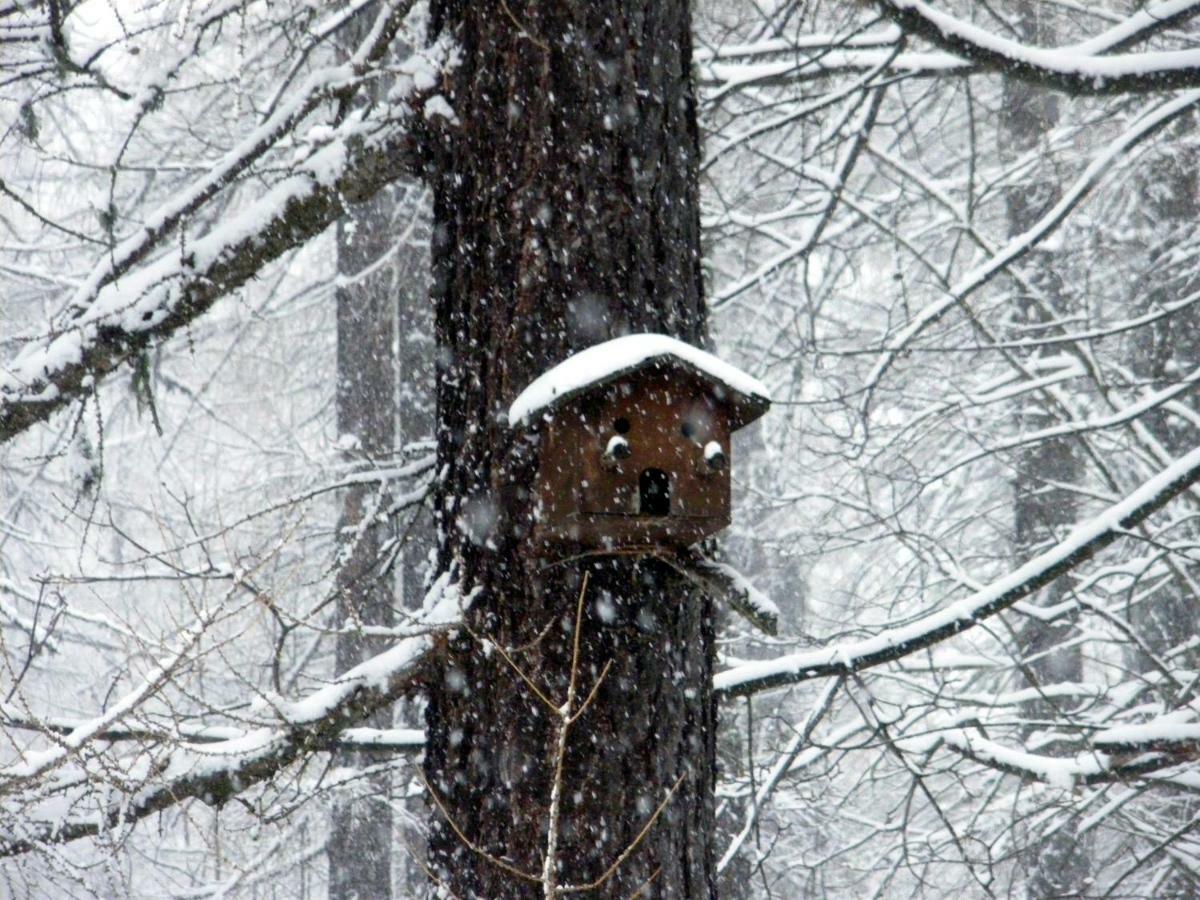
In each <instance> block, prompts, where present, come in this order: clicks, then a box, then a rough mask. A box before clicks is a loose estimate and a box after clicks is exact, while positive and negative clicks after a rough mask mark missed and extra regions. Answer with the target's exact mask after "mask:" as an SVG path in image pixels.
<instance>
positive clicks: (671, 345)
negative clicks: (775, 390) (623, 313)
mask: <svg viewBox="0 0 1200 900" xmlns="http://www.w3.org/2000/svg"><path fill="white" fill-rule="evenodd" d="M665 359H674V360H677V361H679V362H683V363H685V364H686V365H687V366H689V367H690V368H693V369H696V370H697V371H699V372H700V373H701V374H702V375H705V376H707V377H708V378H711V379H712V380H713V381H716V382H719V383H720V384H722V385H724V386H725V387H727V388H729V389H730V390H733V391H736V392H738V393H740V394H745V395H747V396H750V397H759V398H762V399H763V400H768V399H769V396H770V395H769V394H768V393H767V389H766V387H765V386H764V385H763V383H762V382H761V381H759V380H758V379H757V378H754V377H752V376H750V375H748V374H746V373H745V372H743V371H742V370H741V369H738V368H737V367H736V366H732V365H730V364H729V363H727V362H724V361H723V360H720V359H717V357H715V356H713V355H712V354H711V353H707V352H705V351H704V350H701V349H700V348H698V347H693V346H692V345H691V344H686V343H684V342H683V341H680V340H677V339H676V338H673V337H668V336H667V335H665V334H629V335H626V336H625V337H619V338H615V339H613V340H611V341H605V342H604V343H602V344H596V345H595V346H594V347H589V348H588V349H586V350H583V351H580V352H579V353H576V354H575V355H574V356H571V357H568V358H567V359H565V360H564V361H563V362H561V363H559V364H558V365H557V366H555V367H554V368H552V369H550V370H549V371H548V372H545V373H543V374H542V375H541V376H539V377H538V378H536V379H535V380H534V381H533V383H532V384H530V385H529V386H528V387H527V388H525V390H523V391H522V392H521V393H520V394H519V395H518V396H517V399H516V400H514V401H513V403H512V406H510V407H509V409H508V423H509V425H512V426H516V425H520V424H522V423H527V422H530V421H532V420H533V419H534V418H536V417H537V416H538V415H539V414H540V413H543V412H545V411H546V410H547V409H549V408H550V407H552V406H554V405H555V404H557V403H559V402H561V401H563V400H565V399H567V398H569V397H573V396H575V395H576V394H579V393H581V392H583V391H586V390H587V389H589V388H592V387H596V386H599V385H602V384H606V383H607V382H609V381H612V380H613V379H614V378H617V377H618V376H620V375H623V374H625V373H626V372H629V371H631V370H633V369H636V368H638V367H640V366H643V365H646V364H648V363H652V362H654V361H657V360H665Z"/></svg>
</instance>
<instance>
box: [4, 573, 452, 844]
mask: <svg viewBox="0 0 1200 900" xmlns="http://www.w3.org/2000/svg"><path fill="white" fill-rule="evenodd" d="M460 607H461V597H460V595H459V593H458V591H457V590H456V589H455V587H454V586H453V585H450V584H448V583H447V581H446V579H445V578H443V579H441V580H440V581H439V582H438V583H437V584H436V585H435V586H434V588H433V589H432V590H431V591H430V594H429V596H428V597H427V598H426V607H425V610H424V612H423V613H422V615H421V616H420V618H419V620H418V621H416V622H414V624H413V626H412V628H411V629H410V635H409V636H408V637H405V638H402V639H400V640H398V641H397V642H396V643H395V644H394V645H393V646H392V647H391V648H389V649H388V650H386V651H384V652H383V653H380V654H378V655H377V656H374V657H372V658H371V659H369V660H367V661H365V662H363V663H361V664H360V665H358V666H355V667H354V668H353V669H350V670H349V671H347V672H346V673H345V674H343V675H340V676H338V678H337V679H336V680H335V681H333V682H331V683H330V684H328V685H326V686H325V687H322V688H320V689H318V690H316V691H313V692H311V693H310V694H308V695H307V696H305V697H304V698H302V699H300V700H296V701H287V700H285V699H283V698H280V697H268V698H265V699H263V700H260V701H259V703H258V704H256V706H257V708H258V709H257V714H258V715H259V716H261V717H262V719H263V721H264V722H267V723H268V724H264V725H263V726H261V727H257V728H252V729H250V730H246V731H242V730H239V729H225V728H211V727H209V728H192V729H185V731H183V732H179V733H177V734H176V735H175V736H174V737H175V740H164V736H163V735H161V734H159V733H158V732H157V730H155V729H144V728H142V727H141V726H140V725H133V726H128V727H126V726H125V725H124V724H123V723H122V722H121V721H120V716H114V715H105V716H103V717H101V718H98V719H96V720H94V721H90V722H83V723H74V722H73V723H69V724H70V725H71V726H72V728H71V732H70V733H69V735H68V737H69V736H70V735H77V734H86V739H87V743H86V744H84V743H83V742H81V741H78V742H75V743H76V744H77V745H78V746H74V747H73V749H74V759H75V760H76V762H75V764H74V765H73V766H71V767H68V768H66V769H63V770H62V771H61V772H60V773H58V775H57V776H56V778H53V779H49V780H46V781H43V782H38V783H35V784H33V785H32V786H30V787H29V788H28V790H27V791H22V792H16V791H14V790H13V789H12V788H13V785H11V784H6V783H5V782H4V781H0V797H2V798H3V799H0V809H3V808H5V807H9V808H10V812H12V813H13V814H11V815H7V816H3V817H0V818H2V819H3V821H4V823H5V824H4V825H0V856H14V855H18V854H21V853H27V852H29V851H31V850H34V849H35V848H37V847H38V846H39V845H41V844H46V843H62V842H64V841H71V840H75V839H77V838H82V837H90V836H93V835H96V834H100V833H102V832H104V831H108V830H111V829H113V828H118V827H121V826H123V825H127V824H131V823H133V822H136V821H137V820H139V819H142V818H145V817H146V816H148V815H150V814H151V813H154V812H158V811H160V810H164V809H166V808H168V807H171V806H174V805H175V804H177V803H180V802H182V801H184V800H188V799H193V798H199V799H202V800H204V802H206V803H209V804H213V805H221V804H223V803H224V802H226V801H227V800H229V799H230V798H232V797H233V796H235V795H237V794H239V793H241V792H243V791H245V790H247V789H248V788H250V787H252V786H253V785H255V784H258V783H260V782H263V781H266V780H268V779H270V778H271V777H273V776H274V775H275V774H277V773H278V772H280V771H281V770H282V769H284V768H285V767H287V766H288V765H290V764H291V763H293V762H295V761H297V760H300V759H302V758H303V757H304V756H306V755H308V754H311V753H315V752H322V751H331V750H336V749H345V748H347V747H355V748H359V749H392V750H399V751H402V752H406V753H407V752H415V751H418V750H419V748H420V746H421V744H422V743H423V737H422V735H421V734H420V732H417V731H412V730H409V729H383V730H380V729H372V728H359V727H356V726H357V723H359V722H362V721H363V720H365V719H366V718H367V717H368V716H370V715H371V714H372V713H373V712H375V711H376V710H378V709H380V708H382V707H384V706H386V705H387V704H389V703H391V702H392V701H393V700H395V699H396V698H397V697H399V696H401V695H402V694H404V693H406V692H408V691H410V690H412V689H413V688H414V686H415V685H416V684H417V683H418V682H419V680H420V677H421V675H422V672H423V671H424V667H425V660H426V658H427V653H428V652H429V650H430V648H431V647H432V646H433V645H434V642H435V641H436V640H437V638H438V635H441V634H444V633H445V632H446V631H448V630H450V629H452V628H453V627H454V624H455V622H456V621H457V617H458V614H459V612H460ZM25 718H26V719H27V721H21V722H19V723H17V724H19V725H20V726H21V727H26V726H29V725H32V724H35V723H36V722H37V721H38V720H37V719H36V718H30V717H25ZM48 724H49V726H50V727H48V728H46V727H43V728H42V729H41V730H43V731H46V732H49V733H61V732H62V726H64V725H66V724H68V723H64V722H55V721H53V720H51V721H50V722H49V723H48ZM189 732H190V733H189ZM179 737H183V740H182V741H178V738H179ZM126 739H128V740H138V741H139V744H141V745H142V746H141V747H140V749H139V750H138V751H136V752H135V753H134V754H133V755H132V756H130V757H128V758H123V759H122V760H121V761H120V764H119V765H118V767H117V768H118V770H120V771H122V772H124V773H125V778H127V779H128V780H130V781H132V782H134V783H135V785H136V786H135V787H134V788H133V789H132V790H130V791H129V792H128V793H124V792H120V793H118V794H116V795H114V794H112V792H111V791H110V789H109V788H108V787H106V786H104V784H105V782H104V779H103V772H104V771H106V770H110V769H111V766H112V764H113V763H114V760H113V759H112V758H111V756H109V755H108V754H107V753H105V752H104V751H99V752H98V753H96V752H92V751H93V750H94V748H93V747H92V746H91V745H92V744H93V743H94V742H96V741H105V740H126ZM176 741H178V742H176ZM160 745H161V746H162V748H163V749H161V751H160V750H159V747H160ZM52 752H54V753H56V754H57V751H52ZM42 755H44V754H42ZM42 755H39V754H35V757H36V758H35V759H33V761H32V762H33V763H34V764H36V763H38V762H39V761H40V759H41V756H42ZM30 764H31V763H30V762H29V761H26V762H23V763H21V764H19V765H18V767H17V768H23V767H27V766H28V765H30ZM10 768H12V767H10ZM76 769H78V771H77V770H76ZM93 770H95V771H93ZM93 777H94V779H95V781H96V785H97V789H96V790H92V789H91V781H92V779H93ZM21 780H22V781H23V782H24V781H26V780H27V779H21ZM138 782H140V784H138ZM26 794H28V795H29V796H26ZM48 797H49V798H51V799H53V798H54V797H57V798H59V802H48V800H47V798H48ZM17 804H22V805H24V806H25V811H24V813H23V814H21V815H16V814H15V809H12V807H13V806H15V805H17ZM43 806H45V808H46V809H47V810H48V812H47V813H46V814H45V815H41V816H39V815H38V809H39V808H40V807H43ZM62 809H69V810H70V812H69V813H67V814H66V815H62V814H61V810H62ZM50 811H57V812H58V813H59V814H58V815H55V816H52V815H51V814H50Z"/></svg>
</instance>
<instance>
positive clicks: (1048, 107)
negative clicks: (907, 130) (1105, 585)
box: [1000, 3, 1090, 898]
mask: <svg viewBox="0 0 1200 900" xmlns="http://www.w3.org/2000/svg"><path fill="white" fill-rule="evenodd" d="M1016 14H1017V16H1018V18H1017V20H1016V22H1015V26H1016V28H1017V30H1018V31H1019V32H1020V37H1021V39H1022V40H1024V41H1028V42H1030V43H1033V44H1037V45H1039V46H1041V45H1050V44H1052V43H1053V34H1052V33H1051V31H1052V30H1051V29H1050V28H1049V27H1048V26H1047V24H1046V23H1045V22H1044V21H1042V20H1041V18H1040V17H1039V15H1038V13H1037V10H1036V9H1035V8H1034V7H1033V5H1032V4H1029V3H1021V4H1019V5H1018V8H1017V10H1016ZM1003 95H1004V103H1003V107H1002V111H1001V136H1000V145H1001V147H1000V149H1001V154H1002V156H1003V157H1006V158H1009V159H1013V158H1016V157H1018V156H1020V155H1021V154H1024V153H1028V152H1030V151H1032V150H1033V149H1035V148H1036V147H1037V146H1038V143H1039V141H1040V140H1041V139H1042V137H1043V136H1044V135H1046V134H1047V133H1049V132H1050V131H1051V130H1052V129H1053V128H1054V126H1055V125H1056V124H1057V123H1058V119H1059V113H1058V97H1057V96H1056V95H1055V94H1054V93H1052V92H1051V91H1048V90H1045V89H1041V88H1037V87H1033V86H1032V85H1030V84H1028V83H1026V82H1022V81H1018V80H1016V79H1013V78H1008V79H1005V83H1004V92H1003ZM1048 168H1049V167H1046V168H1043V169H1041V170H1038V172H1037V174H1036V176H1035V178H1034V180H1033V182H1032V183H1028V182H1026V183H1022V184H1021V185H1020V186H1019V187H1014V188H1013V189H1011V190H1010V191H1009V193H1008V196H1007V197H1006V207H1007V213H1008V231H1009V235H1010V236H1015V235H1018V234H1021V233H1023V232H1024V231H1026V230H1027V229H1029V228H1030V227H1032V226H1033V224H1034V223H1035V222H1037V221H1038V219H1040V218H1041V217H1042V216H1043V215H1044V214H1045V212H1046V211H1047V210H1048V209H1050V207H1051V206H1053V204H1054V203H1055V202H1056V201H1057V200H1058V199H1059V196H1060V195H1061V187H1060V185H1059V184H1058V182H1057V181H1056V180H1055V179H1054V173H1053V171H1049V170H1048ZM1027 259H1028V262H1027V263H1026V265H1025V267H1024V270H1025V275H1026V277H1027V278H1028V279H1029V281H1030V282H1031V283H1032V285H1033V287H1034V289H1035V290H1037V291H1038V292H1040V294H1041V296H1042V298H1044V302H1043V301H1041V300H1035V299H1033V298H1021V299H1019V300H1018V302H1017V303H1016V304H1015V310H1016V312H1017V316H1016V324H1018V325H1019V326H1021V327H1030V326H1034V325H1039V326H1041V328H1042V329H1043V330H1042V331H1040V332H1039V334H1041V335H1046V334H1050V333H1052V330H1051V329H1052V328H1053V324H1052V323H1053V322H1055V321H1056V320H1059V319H1060V318H1061V314H1063V313H1065V310H1064V309H1063V303H1065V302H1066V299H1067V298H1066V297H1065V292H1064V290H1063V284H1062V278H1061V276H1060V274H1059V272H1058V266H1059V262H1058V261H1057V260H1056V259H1055V258H1054V254H1053V252H1052V251H1048V250H1037V251H1034V252H1032V253H1030V254H1029V255H1028V257H1027ZM1033 361H1034V360H1033V358H1032V357H1031V358H1030V359H1029V360H1027V362H1033ZM1020 403H1021V409H1020V411H1019V412H1018V414H1017V421H1018V427H1019V428H1020V429H1021V430H1022V431H1023V432H1031V431H1037V430H1039V429H1042V428H1047V427H1050V426H1052V425H1054V424H1056V422H1057V419H1058V416H1057V414H1056V411H1055V409H1054V408H1053V404H1052V401H1051V400H1050V399H1049V398H1048V397H1044V398H1039V397H1038V395H1030V396H1027V397H1023V398H1022V399H1021V401H1020ZM1079 480H1080V478H1079V462H1078V460H1077V459H1076V457H1075V453H1074V450H1073V447H1072V440H1071V439H1070V438H1058V439H1050V440H1043V441H1039V442H1037V443H1034V444H1031V445H1029V446H1028V447H1027V448H1025V449H1023V450H1020V451H1018V454H1017V459H1016V472H1015V476H1014V479H1013V491H1014V495H1015V496H1014V504H1013V506H1014V510H1015V517H1014V518H1015V521H1014V541H1013V543H1014V550H1015V555H1016V561H1017V563H1023V562H1025V561H1027V560H1028V559H1030V558H1031V557H1032V556H1034V555H1036V554H1037V553H1039V552H1041V551H1042V550H1044V549H1045V548H1046V546H1047V545H1048V544H1049V543H1051V542H1053V541H1055V540H1060V539H1061V538H1062V537H1063V536H1064V535H1065V533H1066V532H1067V531H1068V530H1069V529H1070V528H1071V527H1072V526H1073V525H1074V524H1075V520H1076V512H1077V510H1076V502H1075V495H1074V494H1073V493H1072V492H1071V491H1070V490H1069V489H1067V490H1064V489H1063V488H1061V487H1059V485H1070V484H1075V483H1078V481H1079ZM1066 588H1067V582H1066V580H1065V579H1059V580H1058V581H1056V582H1054V584H1052V585H1051V586H1050V587H1047V588H1045V589H1043V591H1042V592H1041V593H1040V594H1039V596H1038V598H1037V602H1038V603H1039V604H1040V605H1045V606H1052V605H1054V604H1057V603H1059V602H1061V601H1062V599H1063V595H1064V592H1065V590H1066ZM1075 633H1076V628H1075V625H1074V623H1073V622H1071V621H1058V622H1041V621H1038V620H1034V619H1030V620H1028V621H1026V622H1025V624H1024V626H1023V627H1022V628H1021V632H1020V637H1021V641H1022V646H1021V648H1020V651H1021V656H1022V658H1024V659H1028V660H1030V662H1029V664H1028V667H1027V670H1026V674H1027V675H1030V676H1032V680H1033V681H1034V682H1035V684H1037V685H1045V684H1058V683H1062V682H1080V681H1082V680H1083V656H1082V653H1081V651H1080V648H1079V647H1078V646H1075V647H1064V646H1060V645H1063V644H1065V642H1066V641H1068V640H1069V639H1070V638H1071V636H1072V635H1074V634H1075ZM1023 712H1024V714H1025V716H1026V717H1027V718H1028V719H1030V720H1031V721H1033V722H1037V721H1039V720H1041V721H1046V720H1051V719H1057V718H1061V711H1060V710H1058V709H1056V708H1055V707H1054V704H1053V702H1051V701H1034V702H1031V703H1028V704H1026V705H1025V707H1024V710H1023ZM1037 730H1039V726H1037V725H1033V726H1031V728H1030V730H1029V733H1030V734H1032V733H1034V732H1036V731H1037ZM1043 749H1044V748H1043ZM1071 749H1073V748H1071ZM1026 866H1027V875H1026V877H1027V882H1026V892H1027V895H1028V896H1029V897H1031V898H1043V897H1064V896H1076V895H1077V894H1078V893H1079V892H1080V891H1081V890H1082V889H1083V888H1084V887H1085V885H1086V883H1087V879H1088V875H1089V872H1090V863H1089V858H1088V849H1087V847H1086V846H1085V845H1083V844H1081V843H1080V841H1079V839H1078V838H1077V836H1076V834H1075V829H1074V828H1073V827H1071V826H1070V825H1067V826H1063V827H1060V828H1058V829H1057V830H1055V832H1054V833H1053V834H1052V835H1051V836H1050V837H1049V838H1046V839H1044V840H1037V841H1035V842H1034V844H1033V846H1032V847H1031V848H1030V854H1029V857H1028V859H1027V860H1026Z"/></svg>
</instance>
